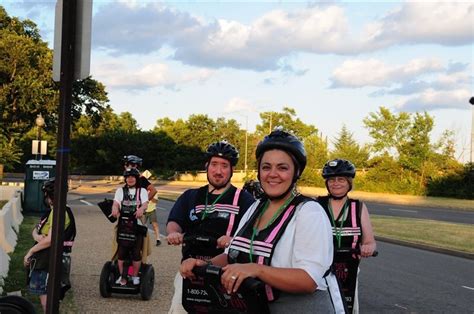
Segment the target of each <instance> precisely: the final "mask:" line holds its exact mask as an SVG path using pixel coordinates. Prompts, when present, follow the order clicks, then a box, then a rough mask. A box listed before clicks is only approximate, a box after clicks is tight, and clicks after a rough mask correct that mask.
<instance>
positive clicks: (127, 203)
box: [112, 168, 148, 285]
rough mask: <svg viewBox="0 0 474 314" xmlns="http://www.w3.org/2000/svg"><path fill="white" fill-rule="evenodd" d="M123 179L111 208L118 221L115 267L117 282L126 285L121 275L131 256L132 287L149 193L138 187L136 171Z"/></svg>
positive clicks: (137, 280)
mask: <svg viewBox="0 0 474 314" xmlns="http://www.w3.org/2000/svg"><path fill="white" fill-rule="evenodd" d="M123 176H124V178H125V186H123V187H121V188H118V189H117V191H116V192H115V197H114V203H113V205H112V216H114V217H117V218H119V220H118V223H117V244H118V249H117V257H118V258H117V260H118V263H117V264H118V268H119V273H120V274H121V276H120V277H119V278H118V279H117V282H116V283H117V284H121V285H126V284H127V280H126V278H125V276H124V260H125V259H128V258H129V257H131V259H132V265H133V274H132V281H133V284H134V285H139V284H140V277H138V272H139V271H140V266H141V259H142V257H141V249H142V246H143V234H141V233H140V232H139V227H140V226H139V224H138V219H140V218H141V217H142V216H143V214H144V212H145V210H146V208H147V206H148V194H147V192H146V190H145V189H144V188H140V187H139V185H138V179H139V177H140V173H139V172H138V170H137V169H135V168H130V169H126V170H125V171H124V173H123Z"/></svg>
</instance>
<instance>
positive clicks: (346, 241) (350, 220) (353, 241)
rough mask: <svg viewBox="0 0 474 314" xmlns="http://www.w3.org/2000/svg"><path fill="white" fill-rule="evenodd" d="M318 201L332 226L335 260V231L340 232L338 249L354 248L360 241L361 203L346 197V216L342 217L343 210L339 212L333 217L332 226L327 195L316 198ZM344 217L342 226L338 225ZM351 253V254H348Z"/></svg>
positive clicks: (336, 245)
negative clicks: (347, 204)
mask: <svg viewBox="0 0 474 314" xmlns="http://www.w3.org/2000/svg"><path fill="white" fill-rule="evenodd" d="M317 201H318V203H319V204H320V205H321V206H322V207H323V208H324V211H325V212H326V214H327V216H328V217H329V220H330V222H331V226H332V234H333V240H334V253H335V257H336V258H335V259H336V260H337V259H338V258H337V256H338V255H337V254H336V251H337V249H338V243H337V239H336V233H337V232H340V233H341V247H340V248H339V249H350V248H352V249H355V248H358V247H359V246H360V244H361V242H362V225H361V212H362V204H361V202H360V201H359V200H355V199H350V198H349V199H348V200H347V202H349V208H348V210H347V212H346V217H342V215H343V211H341V213H340V214H339V216H338V217H335V218H334V221H335V223H336V226H334V224H333V222H332V219H331V213H330V212H329V206H328V203H329V196H321V197H318V198H317ZM342 219H344V222H343V223H342V226H341V225H340V222H341V220H342ZM348 255H350V256H351V255H352V254H348Z"/></svg>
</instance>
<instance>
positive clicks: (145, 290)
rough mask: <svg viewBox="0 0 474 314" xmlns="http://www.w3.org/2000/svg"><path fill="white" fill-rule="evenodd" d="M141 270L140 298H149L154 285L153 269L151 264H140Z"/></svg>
mask: <svg viewBox="0 0 474 314" xmlns="http://www.w3.org/2000/svg"><path fill="white" fill-rule="evenodd" d="M142 266H143V271H142V274H141V278H140V295H141V297H142V300H150V298H151V295H152V294H153V288H154V287H155V269H154V268H153V266H152V265H148V264H145V265H142Z"/></svg>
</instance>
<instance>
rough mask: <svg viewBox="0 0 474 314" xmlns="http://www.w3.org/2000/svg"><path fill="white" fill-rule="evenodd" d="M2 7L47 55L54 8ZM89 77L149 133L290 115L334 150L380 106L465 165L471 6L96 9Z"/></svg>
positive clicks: (188, 4) (360, 135)
mask: <svg viewBox="0 0 474 314" xmlns="http://www.w3.org/2000/svg"><path fill="white" fill-rule="evenodd" d="M0 3H1V4H2V5H3V6H4V7H5V8H6V10H7V12H8V13H9V14H10V15H13V16H18V17H20V18H22V19H23V18H30V19H32V20H33V21H35V22H36V23H37V24H38V26H39V28H40V30H41V34H42V36H43V38H44V39H45V40H46V41H48V42H49V43H51V44H50V46H51V47H52V42H53V33H54V31H53V29H54V5H55V1H18V0H17V1H10V0H6V1H5V0H1V1H0ZM92 32H93V33H92V56H91V74H92V76H93V77H94V78H95V79H97V80H99V81H101V82H103V83H105V85H106V86H107V91H108V93H109V98H110V104H111V106H112V107H113V108H114V110H115V111H116V112H117V113H120V112H123V111H129V112H131V113H132V114H133V116H134V118H135V119H136V120H137V121H138V123H139V125H140V127H141V128H142V129H150V128H153V126H154V125H155V122H156V120H157V119H158V118H163V117H169V118H171V119H177V118H184V119H186V118H187V117H188V116H189V115H191V114H208V115H209V116H210V117H212V118H216V117H219V116H223V117H226V118H228V119H231V118H232V119H236V120H237V121H238V122H239V123H241V125H242V128H245V124H246V120H247V119H248V126H249V129H250V130H253V129H254V128H255V125H256V124H257V123H258V122H259V121H260V120H259V115H258V114H259V112H262V111H269V110H272V111H279V110H281V109H282V108H283V107H284V106H288V107H291V108H294V109H295V110H296V113H297V115H298V117H300V118H301V119H302V120H303V121H304V122H306V123H309V124H313V125H315V126H316V127H317V128H318V129H319V130H320V131H321V132H322V134H323V135H324V136H328V138H329V139H330V140H331V139H333V138H334V137H336V136H337V134H338V132H339V131H340V130H341V128H342V126H343V125H346V126H347V127H348V128H349V130H350V131H351V132H353V134H354V137H355V138H356V139H357V140H358V141H360V142H361V143H365V142H369V141H370V138H369V137H368V132H367V130H366V129H364V126H363V122H362V120H363V119H364V118H365V117H367V116H368V114H369V113H370V112H375V111H377V110H378V108H379V107H380V106H385V107H387V108H390V109H391V110H392V111H395V112H398V111H408V112H416V111H424V110H426V111H428V112H429V114H430V115H432V116H434V118H435V129H434V132H433V140H437V139H438V137H439V136H440V134H441V133H442V132H443V130H445V129H450V130H453V131H454V132H455V134H456V135H455V137H456V141H457V152H456V157H457V158H459V159H460V160H463V161H467V160H468V159H469V148H470V131H471V118H472V115H471V110H472V108H471V107H472V106H471V105H470V104H469V103H468V100H469V97H471V96H472V95H473V94H474V92H473V76H474V71H473V63H474V50H473V43H474V4H473V3H472V2H460V1H450V2H440V1H431V2H423V1H418V2H395V1H390V2H381V1H366V2H354V1H346V2H340V1H330V2H324V3H320V2H315V1H312V2H302V1H298V2H295V1H292V2H284V1H275V2H270V1H263V2H255V1H232V2H230V1H206V2H203V1H163V2H158V1H97V0H95V1H94V14H93V24H92Z"/></svg>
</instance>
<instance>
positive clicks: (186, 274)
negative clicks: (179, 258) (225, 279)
mask: <svg viewBox="0 0 474 314" xmlns="http://www.w3.org/2000/svg"><path fill="white" fill-rule="evenodd" d="M204 265H207V263H206V262H205V261H203V260H200V259H196V258H188V259H185V260H184V261H183V262H182V263H181V266H180V267H179V272H180V273H181V276H182V277H183V278H184V279H186V278H191V279H193V278H195V277H196V276H195V275H194V273H193V268H194V267H195V266H204Z"/></svg>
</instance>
